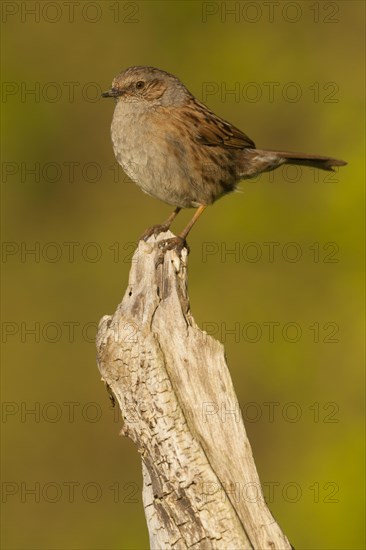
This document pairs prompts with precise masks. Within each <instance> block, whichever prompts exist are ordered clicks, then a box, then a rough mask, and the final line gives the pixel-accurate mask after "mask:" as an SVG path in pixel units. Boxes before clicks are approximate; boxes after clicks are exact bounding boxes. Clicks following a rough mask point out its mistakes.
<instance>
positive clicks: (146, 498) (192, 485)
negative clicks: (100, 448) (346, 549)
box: [97, 232, 292, 550]
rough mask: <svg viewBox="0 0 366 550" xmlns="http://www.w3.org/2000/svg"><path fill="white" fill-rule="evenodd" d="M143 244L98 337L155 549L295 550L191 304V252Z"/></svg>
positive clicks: (217, 352)
mask: <svg viewBox="0 0 366 550" xmlns="http://www.w3.org/2000/svg"><path fill="white" fill-rule="evenodd" d="M172 236H173V235H172V233H170V232H167V233H162V234H160V235H159V236H158V237H157V238H155V237H151V238H150V239H149V240H148V241H147V242H144V241H140V242H139V244H138V248H137V250H136V252H135V254H134V256H133V260H132V266H131V271H130V277H129V284H128V288H127V290H126V292H125V295H124V297H123V300H122V302H121V304H120V305H119V306H118V308H117V311H116V312H115V314H114V315H113V316H104V317H103V318H102V319H101V321H100V324H99V329H98V334H97V348H98V366H99V370H100V372H101V374H102V378H103V380H104V381H105V383H106V384H107V387H108V388H109V390H110V391H111V392H112V393H113V396H114V398H115V400H116V401H117V402H118V405H119V407H120V409H121V413H122V417H123V419H124V427H123V429H122V433H123V434H124V435H126V436H128V437H130V438H131V439H132V440H133V441H134V443H135V444H136V446H137V449H138V451H139V453H140V454H141V458H142V469H143V503H144V508H145V515H146V521H147V526H148V530H149V536H150V546H151V548H152V549H154V550H162V549H170V548H176V549H187V548H196V549H198V548H199V549H206V548H207V549H216V550H219V549H220V550H221V549H223V550H235V549H237V550H243V549H254V548H255V549H258V550H265V549H281V550H286V549H290V548H292V547H291V545H290V543H289V542H288V540H287V538H286V536H285V535H284V534H283V533H282V531H281V529H280V527H279V526H278V524H277V523H276V521H275V520H274V519H273V516H272V515H271V513H270V511H269V509H268V507H267V505H266V503H265V500H264V497H263V493H262V489H261V485H260V481H259V477H258V473H257V470H256V467H255V463H254V459H253V455H252V450H251V447H250V443H249V441H248V438H247V435H246V432H245V428H244V423H243V419H242V416H241V412H240V408H239V403H238V400H237V397H236V395H235V391H234V388H233V384H232V381H231V377H230V373H229V370H228V367H227V364H226V361H225V353H224V348H223V345H222V344H221V343H220V342H218V341H216V340H214V339H213V338H212V337H211V336H209V335H207V334H206V333H205V332H203V331H202V330H200V329H199V327H198V326H197V325H196V323H195V321H194V319H193V317H192V314H191V311H190V306H189V298H188V289H187V250H186V249H183V250H182V251H181V253H177V252H176V251H175V250H170V251H167V252H165V253H164V254H163V253H162V252H161V250H160V248H159V241H161V240H162V239H166V238H170V237H172Z"/></svg>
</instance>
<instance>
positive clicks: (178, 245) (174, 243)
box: [155, 237, 189, 267]
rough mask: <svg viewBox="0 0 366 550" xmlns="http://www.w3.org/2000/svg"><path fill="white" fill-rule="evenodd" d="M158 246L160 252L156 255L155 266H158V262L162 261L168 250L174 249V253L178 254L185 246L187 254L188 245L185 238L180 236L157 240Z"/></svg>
mask: <svg viewBox="0 0 366 550" xmlns="http://www.w3.org/2000/svg"><path fill="white" fill-rule="evenodd" d="M158 247H159V249H160V254H159V255H158V259H157V262H156V265H155V267H158V266H159V265H160V264H162V263H164V256H165V253H166V252H167V251H168V250H175V251H176V253H177V254H178V255H180V254H181V252H182V250H183V248H185V249H186V250H187V254H189V246H188V244H187V242H186V240H185V239H182V237H172V238H171V239H163V240H162V241H159V243H158Z"/></svg>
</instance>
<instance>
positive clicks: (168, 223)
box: [139, 206, 182, 241]
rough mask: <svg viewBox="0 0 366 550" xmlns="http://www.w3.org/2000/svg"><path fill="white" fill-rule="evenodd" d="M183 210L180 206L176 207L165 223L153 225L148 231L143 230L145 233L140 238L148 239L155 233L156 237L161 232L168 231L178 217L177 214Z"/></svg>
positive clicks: (142, 239) (141, 239)
mask: <svg viewBox="0 0 366 550" xmlns="http://www.w3.org/2000/svg"><path fill="white" fill-rule="evenodd" d="M181 210H182V209H181V208H180V207H179V206H177V208H175V209H174V210H173V212H172V213H171V214H170V216H169V218H168V219H167V220H165V222H164V223H162V224H158V225H153V226H152V227H149V228H148V229H146V231H144V232H143V234H142V235H141V237H140V239H139V240H140V241H147V239H148V238H149V237H151V235H154V236H155V237H157V236H158V235H159V233H164V232H165V231H168V229H169V228H170V226H171V225H172V223H173V221H174V220H175V218H176V217H177V215H178V214H179V212H180V211H181Z"/></svg>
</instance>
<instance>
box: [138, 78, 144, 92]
mask: <svg viewBox="0 0 366 550" xmlns="http://www.w3.org/2000/svg"><path fill="white" fill-rule="evenodd" d="M144 86H145V82H144V81H143V80H139V81H138V82H136V88H137V89H138V90H142V88H143V87H144Z"/></svg>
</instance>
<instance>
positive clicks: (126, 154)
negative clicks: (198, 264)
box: [102, 66, 347, 249]
mask: <svg viewBox="0 0 366 550" xmlns="http://www.w3.org/2000/svg"><path fill="white" fill-rule="evenodd" d="M102 97H104V98H113V99H114V100H115V109H114V114H113V118H112V124H111V137H112V144H113V150H114V154H115V157H116V159H117V161H118V163H119V164H120V165H121V166H122V168H123V170H124V171H125V173H126V174H127V175H128V176H129V178H130V179H131V180H132V181H133V182H135V183H136V184H137V185H138V186H139V187H140V188H141V189H142V191H144V192H145V193H147V194H148V195H150V196H152V197H154V198H156V199H159V200H161V201H164V202H165V203H168V204H170V205H172V206H174V207H175V208H174V210H173V212H172V213H171V215H170V216H169V217H168V219H167V220H165V222H164V223H162V224H157V225H154V226H153V227H150V228H148V229H147V230H146V231H145V232H144V234H143V235H142V237H141V238H142V239H144V240H147V238H149V237H150V236H151V235H153V234H154V235H155V236H157V235H158V234H159V233H160V232H165V231H167V230H168V229H169V228H170V226H171V224H172V222H173V220H174V219H175V218H176V216H177V215H178V213H179V212H180V211H181V210H182V209H183V208H195V209H196V211H195V213H194V215H193V217H192V219H191V220H190V221H189V223H188V224H187V226H186V227H185V228H184V229H183V231H181V233H180V234H179V235H178V236H177V237H174V238H171V239H166V240H165V241H163V242H162V243H161V246H162V247H165V248H166V249H171V248H174V247H177V248H182V247H183V246H187V245H186V238H187V235H188V233H189V232H190V230H191V229H192V227H193V225H194V224H195V223H196V221H197V219H198V218H199V217H200V216H201V214H202V213H203V211H204V210H205V209H206V208H207V206H209V205H211V204H213V203H214V202H215V201H216V200H218V199H219V198H221V197H222V196H224V195H226V194H228V193H231V192H232V191H235V190H236V188H237V186H238V184H239V182H240V181H241V180H245V179H248V178H254V177H256V176H258V175H259V174H261V173H263V172H269V171H272V170H275V169H276V168H278V167H280V166H282V165H283V164H296V165H300V166H311V167H314V168H319V169H321V170H329V171H334V168H335V167H338V166H344V165H345V164H347V163H346V162H345V161H343V160H338V159H335V158H331V157H327V156H319V155H311V154H306V153H293V152H288V151H275V150H265V149H258V148H257V147H256V145H255V143H254V142H253V140H252V139H250V138H249V137H248V136H247V135H246V134H245V133H244V132H242V131H241V130H240V129H238V128H237V127H236V126H234V125H233V124H231V123H230V122H228V121H226V120H224V119H223V118H221V117H220V116H218V115H216V114H215V113H214V112H213V111H211V110H210V109H209V108H208V107H207V106H206V105H204V104H203V103H201V102H200V101H199V100H198V99H197V98H196V97H195V96H194V95H193V94H192V93H191V92H190V91H189V90H188V89H187V88H186V86H185V85H184V84H183V83H182V82H181V81H180V80H179V79H178V78H177V77H176V76H174V75H173V74H171V73H169V72H166V71H164V70H161V69H157V68H155V67H148V66H133V67H128V68H127V69H125V70H123V71H122V72H120V73H119V74H118V75H117V76H116V77H115V78H114V79H113V82H112V87H111V88H110V89H109V90H108V91H106V92H103V93H102Z"/></svg>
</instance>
